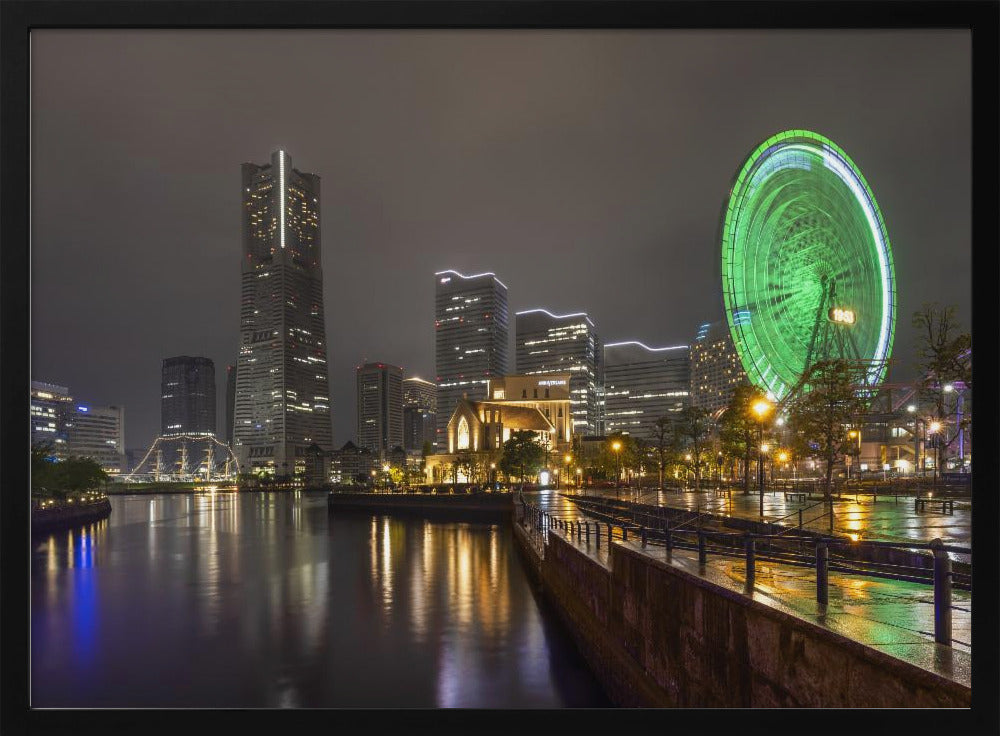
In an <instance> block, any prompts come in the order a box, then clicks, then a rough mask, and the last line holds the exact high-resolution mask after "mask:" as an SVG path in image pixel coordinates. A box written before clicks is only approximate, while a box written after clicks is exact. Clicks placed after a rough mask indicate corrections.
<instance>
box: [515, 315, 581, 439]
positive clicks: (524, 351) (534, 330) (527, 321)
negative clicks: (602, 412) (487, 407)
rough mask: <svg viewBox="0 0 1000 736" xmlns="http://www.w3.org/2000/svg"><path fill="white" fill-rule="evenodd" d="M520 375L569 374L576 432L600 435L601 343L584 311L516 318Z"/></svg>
mask: <svg viewBox="0 0 1000 736" xmlns="http://www.w3.org/2000/svg"><path fill="white" fill-rule="evenodd" d="M514 335H515V337H514V340H515V345H516V352H515V357H516V360H517V364H516V368H515V370H516V371H517V372H518V373H523V374H531V375H538V374H542V373H569V374H570V382H569V391H570V410H571V412H572V415H573V433H574V434H578V435H595V434H597V433H598V416H597V411H598V404H597V387H598V385H599V379H600V362H601V360H600V352H601V351H600V341H599V339H598V337H597V333H596V331H595V329H594V323H593V322H592V321H591V320H590V318H589V317H588V316H587V315H586V313H584V312H577V313H575V314H552V313H551V312H549V311H548V310H545V309H529V310H526V311H523V312H518V313H517V314H516V315H515V316H514Z"/></svg>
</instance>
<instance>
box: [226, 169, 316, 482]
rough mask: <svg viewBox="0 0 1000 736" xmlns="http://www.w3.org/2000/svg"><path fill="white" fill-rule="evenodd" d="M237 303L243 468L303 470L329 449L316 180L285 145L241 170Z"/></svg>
mask: <svg viewBox="0 0 1000 736" xmlns="http://www.w3.org/2000/svg"><path fill="white" fill-rule="evenodd" d="M241 195H242V197H241V199H242V241H243V245H242V256H243V257H242V265H241V269H242V276H241V278H242V301H241V308H240V352H239V357H238V359H237V370H236V401H235V416H234V420H233V444H234V451H235V453H236V457H237V459H238V460H239V464H240V468H241V470H242V471H243V472H252V473H258V472H261V471H263V472H266V473H274V474H276V475H281V476H290V475H292V474H293V473H304V472H305V465H306V456H307V451H308V448H309V447H310V446H311V445H313V444H316V445H317V446H319V447H320V448H321V449H322V450H324V451H327V452H328V451H329V450H330V449H331V448H332V425H331V422H330V393H329V380H328V376H327V349H326V327H325V321H324V317H323V271H322V267H321V251H320V201H319V198H320V178H319V177H318V176H317V175H315V174H308V173H305V172H301V171H299V170H297V169H294V168H292V162H291V159H290V158H289V157H288V154H287V153H285V152H284V151H275V152H274V153H273V154H271V160H270V163H268V164H264V165H257V164H243V167H242V189H241Z"/></svg>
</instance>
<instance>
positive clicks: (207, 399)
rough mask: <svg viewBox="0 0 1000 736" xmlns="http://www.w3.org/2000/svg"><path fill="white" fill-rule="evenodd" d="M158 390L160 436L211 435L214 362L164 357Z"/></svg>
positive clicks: (213, 418) (183, 357) (213, 428)
mask: <svg viewBox="0 0 1000 736" xmlns="http://www.w3.org/2000/svg"><path fill="white" fill-rule="evenodd" d="M160 389H161V391H160V435H161V436H163V437H170V436H171V435H178V434H186V435H212V436H213V437H214V436H215V431H216V426H215V363H213V362H212V360H211V359H210V358H198V357H194V358H193V357H191V356H188V355H178V356H176V357H174V358H164V359H163V370H162V373H161V380H160Z"/></svg>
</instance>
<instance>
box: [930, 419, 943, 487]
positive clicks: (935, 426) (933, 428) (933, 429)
mask: <svg viewBox="0 0 1000 736" xmlns="http://www.w3.org/2000/svg"><path fill="white" fill-rule="evenodd" d="M927 430H928V431H929V432H930V433H931V436H932V437H933V438H934V490H937V479H938V462H939V461H940V460H941V449H940V448H941V442H940V435H941V422H931V423H930V424H929V425H928V427H927Z"/></svg>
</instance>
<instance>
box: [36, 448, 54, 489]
mask: <svg viewBox="0 0 1000 736" xmlns="http://www.w3.org/2000/svg"><path fill="white" fill-rule="evenodd" d="M56 462H57V461H56V457H55V454H54V451H53V445H52V443H51V442H36V443H35V444H33V445H32V446H31V490H32V492H33V493H39V492H45V491H50V490H56V489H55V485H56V472H57V471H56V468H55V465H56Z"/></svg>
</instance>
